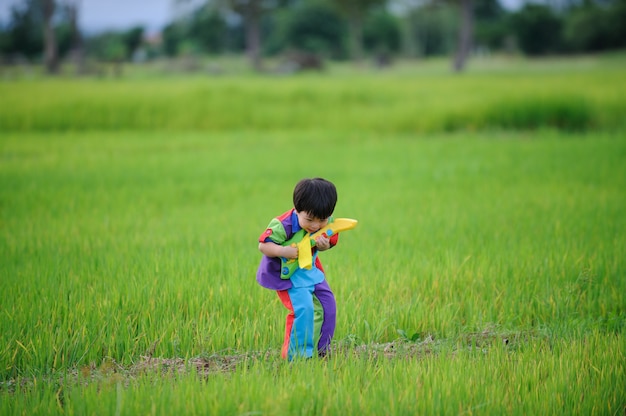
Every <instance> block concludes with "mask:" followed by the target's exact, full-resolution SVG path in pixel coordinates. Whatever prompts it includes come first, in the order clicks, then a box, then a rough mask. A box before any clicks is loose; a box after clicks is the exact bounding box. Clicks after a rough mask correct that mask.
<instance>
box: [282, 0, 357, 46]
mask: <svg viewBox="0 0 626 416" xmlns="http://www.w3.org/2000/svg"><path fill="white" fill-rule="evenodd" d="M345 32H346V23H345V21H344V20H343V19H342V18H341V16H340V15H338V14H337V12H336V11H335V9H334V8H333V7H332V6H331V5H330V4H328V3H327V2H320V1H313V2H304V3H302V4H300V5H299V6H298V7H296V8H294V10H293V11H292V12H291V13H290V15H289V17H288V18H287V21H286V27H285V29H284V36H285V40H284V42H285V45H286V46H287V48H294V49H297V50H302V51H307V52H313V53H320V54H324V55H329V56H333V57H340V56H343V55H344V54H345V51H344V50H343V37H344V34H345Z"/></svg>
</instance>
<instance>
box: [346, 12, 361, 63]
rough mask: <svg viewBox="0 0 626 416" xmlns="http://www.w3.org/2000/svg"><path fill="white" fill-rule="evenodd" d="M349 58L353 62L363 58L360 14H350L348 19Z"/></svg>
mask: <svg viewBox="0 0 626 416" xmlns="http://www.w3.org/2000/svg"><path fill="white" fill-rule="evenodd" d="M348 28H349V31H350V33H349V42H350V44H349V48H350V58H352V60H353V61H355V62H360V61H361V59H363V24H362V19H361V17H360V16H356V15H352V16H350V19H349V20H348Z"/></svg>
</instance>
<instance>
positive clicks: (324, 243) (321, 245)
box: [315, 234, 330, 251]
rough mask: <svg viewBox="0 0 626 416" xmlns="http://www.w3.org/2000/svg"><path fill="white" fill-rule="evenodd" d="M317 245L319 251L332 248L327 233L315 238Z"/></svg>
mask: <svg viewBox="0 0 626 416" xmlns="http://www.w3.org/2000/svg"><path fill="white" fill-rule="evenodd" d="M315 245H316V246H317V249H318V250H319V251H324V250H328V249H329V248H330V239H329V238H328V237H327V236H326V234H322V235H320V236H319V237H317V238H316V239H315Z"/></svg>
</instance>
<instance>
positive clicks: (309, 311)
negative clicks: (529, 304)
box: [288, 286, 314, 360]
mask: <svg viewBox="0 0 626 416" xmlns="http://www.w3.org/2000/svg"><path fill="white" fill-rule="evenodd" d="M313 289H314V287H313V286H306V287H292V288H291V289H289V290H288V293H289V298H290V299H291V305H292V306H293V312H294V320H293V327H292V329H291V337H290V341H289V351H288V358H289V360H291V359H293V358H295V357H306V358H308V357H312V356H313V351H314V345H313V337H314V328H313V324H314V306H313Z"/></svg>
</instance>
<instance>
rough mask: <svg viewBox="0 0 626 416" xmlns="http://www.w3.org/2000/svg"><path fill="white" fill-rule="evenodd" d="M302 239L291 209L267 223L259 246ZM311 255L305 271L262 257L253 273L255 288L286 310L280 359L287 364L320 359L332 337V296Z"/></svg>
mask: <svg viewBox="0 0 626 416" xmlns="http://www.w3.org/2000/svg"><path fill="white" fill-rule="evenodd" d="M304 237H308V235H307V233H306V231H305V230H302V228H300V225H299V223H298V217H297V214H296V211H295V209H291V210H289V211H287V212H285V213H284V214H282V215H281V216H279V217H277V218H274V219H273V220H272V221H271V222H270V224H269V225H268V227H267V229H266V230H265V232H264V233H263V234H261V236H260V237H259V242H261V243H264V242H270V241H271V242H274V243H276V244H279V245H290V244H291V243H292V242H295V243H297V242H298V241H300V240H301V238H304ZM338 238H339V234H334V235H333V236H332V237H331V238H330V245H331V247H333V246H334V245H335V244H337V239H338ZM312 254H313V266H312V267H311V269H308V270H307V269H301V268H299V267H297V266H296V265H297V260H293V261H291V262H288V263H286V262H285V261H281V259H280V258H278V257H267V256H263V258H262V259H261V264H260V265H259V269H258V271H257V281H258V282H259V284H260V285H261V286H263V287H265V288H267V289H272V290H276V291H277V293H278V297H279V298H280V300H281V302H282V303H283V305H285V307H286V308H287V309H288V310H289V314H288V315H287V322H286V327H285V341H284V344H283V348H282V356H283V358H288V359H290V360H291V359H292V358H294V357H312V356H313V355H314V354H315V353H317V354H319V355H324V354H325V353H326V351H327V349H328V347H329V346H330V341H331V340H332V337H333V335H334V333H335V315H336V304H335V296H334V295H333V292H332V291H331V289H330V287H329V286H328V283H327V282H326V280H325V275H324V269H323V268H322V263H321V262H320V260H319V257H318V256H317V249H316V248H315V247H313V248H312ZM293 262H295V265H294V263H293ZM288 265H290V266H291V267H287V266H288Z"/></svg>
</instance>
